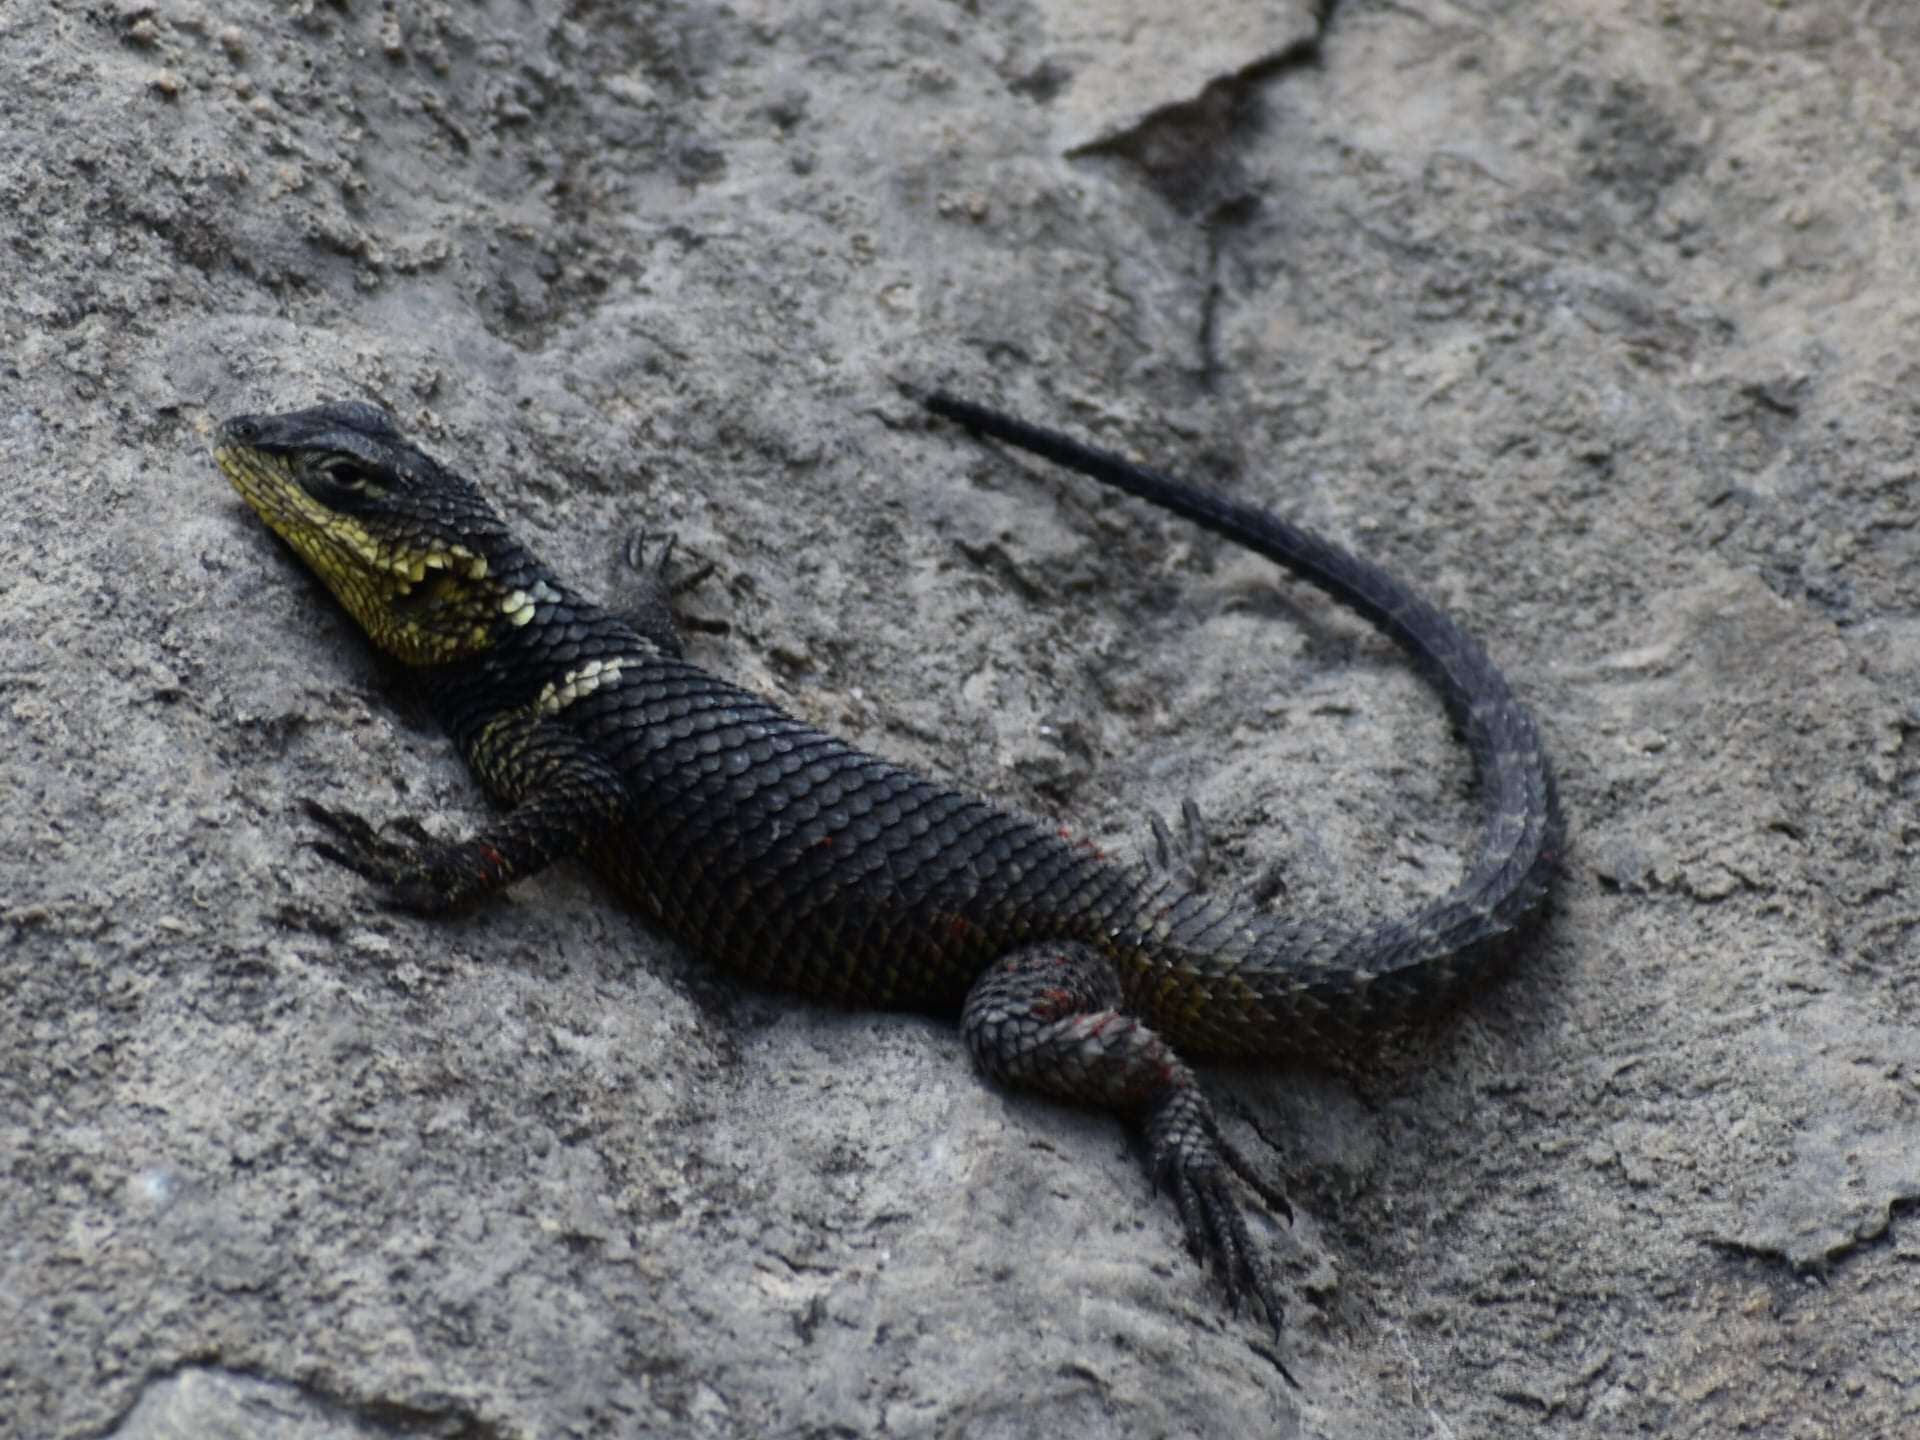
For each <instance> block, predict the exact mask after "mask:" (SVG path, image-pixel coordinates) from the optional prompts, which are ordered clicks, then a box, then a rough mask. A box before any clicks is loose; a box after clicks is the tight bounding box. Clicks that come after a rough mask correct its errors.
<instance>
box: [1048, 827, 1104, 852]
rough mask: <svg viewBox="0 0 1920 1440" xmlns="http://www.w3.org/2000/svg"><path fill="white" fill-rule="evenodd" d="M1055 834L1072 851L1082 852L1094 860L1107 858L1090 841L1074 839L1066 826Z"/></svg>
mask: <svg viewBox="0 0 1920 1440" xmlns="http://www.w3.org/2000/svg"><path fill="white" fill-rule="evenodd" d="M1057 833H1058V834H1059V836H1060V838H1061V839H1062V840H1064V841H1066V842H1067V844H1069V845H1071V846H1072V847H1073V848H1074V849H1076V850H1084V851H1085V852H1086V853H1087V854H1089V855H1091V856H1092V857H1093V858H1094V859H1096V860H1105V859H1106V858H1107V852H1106V851H1104V850H1102V849H1101V848H1100V847H1099V846H1098V845H1096V844H1094V843H1093V841H1091V840H1088V839H1084V838H1082V839H1075V838H1074V834H1073V831H1071V830H1069V829H1068V828H1067V827H1066V826H1064V825H1062V826H1061V827H1060V829H1059V831H1058V832H1057Z"/></svg>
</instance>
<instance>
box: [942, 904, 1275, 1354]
mask: <svg viewBox="0 0 1920 1440" xmlns="http://www.w3.org/2000/svg"><path fill="white" fill-rule="evenodd" d="M1121 1003H1122V996H1121V989H1120V977H1119V975H1118V974H1117V973H1116V972H1115V970H1114V968H1113V964H1112V962H1111V961H1109V960H1108V959H1107V958H1106V957H1105V956H1103V955H1101V954H1100V953H1099V952H1098V951H1096V950H1094V949H1092V948H1091V947H1089V946H1086V945H1081V944H1077V943H1073V942H1070V941H1062V942H1044V943H1041V944H1037V945H1027V946H1022V947H1021V948H1020V949H1018V950H1013V951H1010V952H1009V953H1007V954H1006V955H1003V956H1002V957H1001V958H1000V959H999V960H997V961H995V962H994V964H993V965H992V966H990V967H989V968H988V969H987V970H985V971H984V972H982V974H981V976H980V978H979V979H978V980H976V981H975V982H974V985H973V989H972V991H971V992H970V993H969V994H968V996H967V1003H966V1007H965V1009H964V1010H963V1011H962V1012H961V1019H960V1030H961V1034H962V1036H963V1037H964V1038H965V1040H966V1042H967V1048H968V1049H969V1050H970V1051H971V1052H972V1053H973V1058H974V1063H975V1064H977V1065H978V1066H979V1067H980V1069H981V1070H982V1071H984V1072H985V1073H986V1074H987V1075H989V1076H991V1077H992V1078H993V1079H995V1080H998V1081H1000V1082H1002V1083H1003V1084H1007V1085H1015V1086H1019V1087H1021V1088H1024V1089H1028V1090H1037V1091H1039V1092H1041V1093H1042V1094H1045V1095H1050V1096H1052V1097H1053V1098H1055V1099H1059V1100H1068V1101H1073V1102H1076V1103H1079V1104H1083V1105H1097V1106H1100V1107H1102V1108H1104V1109H1109V1110H1115V1111H1119V1112H1121V1113H1122V1114H1125V1115H1126V1116H1127V1117H1128V1118H1129V1119H1130V1120H1132V1121H1134V1122H1135V1123H1137V1124H1140V1125H1142V1126H1143V1127H1144V1129H1145V1132H1146V1140H1147V1150H1148V1157H1149V1161H1150V1163H1151V1165H1152V1167H1153V1176H1154V1181H1155V1183H1156V1184H1158V1185H1162V1186H1165V1187H1166V1188H1168V1189H1169V1190H1171V1191H1172V1193H1173V1198H1174V1203H1175V1204H1176V1205H1177V1206H1178V1207H1179V1210H1180V1223H1181V1226H1182V1228H1183V1229H1184V1230H1185V1231H1186V1237H1187V1247H1188V1248H1189V1249H1190V1250H1192V1251H1193V1253H1194V1254H1195V1255H1196V1256H1197V1257H1201V1258H1203V1259H1204V1258H1208V1257H1210V1258H1211V1259H1212V1262H1213V1268H1214V1270H1215V1272H1216V1273H1217V1274H1218V1275H1219V1276H1220V1280H1221V1283H1222V1284H1223V1285H1224V1287H1225V1289H1226V1292H1227V1299H1228V1301H1229V1303H1231V1304H1232V1305H1233V1306H1234V1307H1235V1308H1236V1309H1237V1308H1238V1306H1239V1303H1240V1298H1241V1296H1242V1295H1245V1294H1251V1295H1252V1296H1253V1297H1254V1299H1256V1300H1257V1301H1258V1302H1259V1304H1260V1307H1261V1309H1263V1310H1264V1311H1265V1312H1266V1315H1267V1319H1268V1320H1269V1322H1271V1324H1272V1325H1273V1327H1274V1329H1275V1330H1276V1331H1277V1330H1278V1329H1279V1327H1280V1316H1281V1306H1280V1301H1279V1297H1278V1295H1277V1294H1276V1293H1275V1290H1274V1286H1273V1281H1272V1278H1271V1276H1270V1275H1269V1273H1268V1270H1267V1267H1266V1265H1265V1264H1264V1263H1263V1262H1262V1261H1261V1259H1260V1258H1259V1256H1258V1255H1257V1254H1256V1253H1255V1251H1254V1246H1253V1240H1252V1237H1251V1236H1250V1235H1249V1233H1248V1231H1247V1222H1246V1218H1245V1217H1244V1216H1243V1215H1242V1214H1241V1212H1240V1204H1239V1201H1238V1200H1237V1199H1236V1197H1235V1195H1234V1189H1233V1176H1235V1175H1238V1176H1239V1177H1240V1178H1241V1179H1242V1180H1244V1181H1246V1182H1247V1184H1248V1186H1249V1188H1251V1189H1252V1190H1253V1191H1254V1193H1255V1194H1257V1195H1259V1196H1260V1198H1261V1199H1262V1200H1264V1201H1265V1202H1266V1203H1267V1204H1268V1205H1269V1206H1271V1207H1272V1208H1273V1209H1274V1210H1276V1211H1278V1212H1279V1213H1280V1214H1282V1215H1285V1216H1286V1217H1287V1218H1288V1219H1291V1218H1292V1214H1293V1212H1292V1209H1291V1208H1290V1207H1289V1206H1288V1204H1287V1201H1286V1197H1285V1196H1283V1195H1282V1194H1281V1193H1280V1192H1279V1190H1278V1189H1276V1188H1275V1187H1274V1186H1272V1185H1270V1184H1268V1183H1267V1182H1266V1181H1264V1180H1262V1179H1261V1178H1260V1177H1259V1175H1258V1174H1257V1173H1256V1172H1255V1170H1254V1169H1253V1167H1252V1166H1251V1165H1250V1164H1249V1163H1248V1162H1247V1160H1246V1159H1245V1158H1244V1157H1243V1156H1242V1155H1241V1154H1240V1153H1239V1152H1238V1151H1237V1150H1236V1149H1234V1147H1233V1146H1232V1145H1231V1144H1229V1143H1228V1142H1227V1140H1226V1138H1225V1137H1224V1136H1222V1135H1221V1133H1220V1124H1219V1121H1218V1119H1217V1118H1216V1117H1215V1115H1214V1112H1213V1106H1212V1105H1211V1104H1210V1103H1209V1102H1208V1100H1207V1097H1206V1095H1205V1094H1204V1093H1203V1092H1202V1091H1201V1089H1200V1085H1199V1082H1198V1081H1197V1080H1196V1079H1195V1078H1194V1074H1193V1072H1192V1071H1191V1070H1190V1069H1188V1068H1187V1066H1186V1065H1185V1063H1184V1062H1182V1061H1181V1059H1180V1057H1179V1056H1177V1055H1175V1054H1174V1053H1173V1049H1172V1047H1171V1046H1169V1045H1168V1044H1167V1042H1166V1041H1165V1040H1163V1039H1161V1038H1160V1036H1159V1035H1157V1034H1155V1033H1154V1031H1153V1030H1152V1029H1151V1028H1150V1027H1149V1026H1148V1025H1147V1024H1146V1023H1145V1022H1143V1021H1141V1020H1139V1019H1138V1018H1136V1017H1135V1016H1132V1015H1129V1014H1127V1013H1126V1011H1125V1010H1123V1009H1122V1008H1121Z"/></svg>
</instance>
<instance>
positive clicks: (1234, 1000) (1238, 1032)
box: [921, 393, 1562, 1052]
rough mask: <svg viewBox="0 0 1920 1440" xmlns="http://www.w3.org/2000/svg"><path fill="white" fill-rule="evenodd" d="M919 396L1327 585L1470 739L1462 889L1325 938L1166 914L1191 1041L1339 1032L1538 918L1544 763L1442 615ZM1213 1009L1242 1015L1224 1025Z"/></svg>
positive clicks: (1407, 595) (1019, 430)
mask: <svg viewBox="0 0 1920 1440" xmlns="http://www.w3.org/2000/svg"><path fill="white" fill-rule="evenodd" d="M921 400H922V403H923V404H925V405H926V407H927V408H928V409H929V410H931V411H932V412H933V413H934V414H936V415H940V416H944V417H945V418H947V419H949V420H954V421H957V422H959V423H960V424H962V425H965V426H966V427H968V428H969V429H971V430H975V431H978V432H979V433H981V434H983V435H987V436H990V437H992V438H993V439H996V440H1000V441H1003V442H1005V443H1006V444H1008V445H1012V446H1014V447H1016V448H1018V449H1021V450H1026V451H1030V452H1032V453H1033V454H1036V455H1039V456H1042V457H1044V458H1045V459H1048V460H1051V461H1053V462H1054V463H1056V464H1058V465H1063V466H1065V467H1066V468H1068V469H1070V470H1077V471H1079V472H1080V473H1081V474H1083V475H1088V476H1091V477H1092V478H1094V479H1096V480H1098V481H1100V482H1101V483H1103V484H1106V485H1112V486H1114V487H1115V488H1117V489H1120V490H1124V491H1126V492H1127V493H1128V494H1131V495H1136V496H1138V497H1140V498H1141V499H1143V500H1146V501H1149V502H1151V503H1152V504H1155V505H1158V506H1159V507H1160V508H1162V509H1163V510H1170V511H1172V512H1173V513H1174V514H1176V515H1180V516H1183V517H1185V518H1186V519H1189V520H1192V521H1194V522H1195V523H1196V524H1199V525H1201V526H1203V527H1204V528H1206V529H1208V530H1211V531H1213V532H1214V533H1215V534H1217V535H1221V536H1224V537H1225V538H1226V539H1228V540H1231V541H1233V542H1234V543H1236V544H1238V545H1242V546H1244V547H1245V548H1247V549H1249V550H1252V551H1254V552H1256V553H1258V554H1260V555H1264V556H1266V557H1267V558H1268V559H1269V560H1272V561H1273V562H1274V563H1275V564H1277V565H1280V566H1282V567H1283V568H1285V569H1286V570H1289V571H1291V572H1292V573H1293V574H1295V575H1298V576H1299V577H1300V578H1301V579H1303V580H1305V581H1307V582H1308V583H1309V584H1312V585H1314V586H1317V587H1318V588H1319V589H1321V590H1324V591H1325V592H1326V593H1327V594H1329V595H1331V596H1332V597H1333V598H1334V599H1336V600H1338V601H1340V602H1341V603H1342V604H1344V605H1346V606H1348V607H1350V608H1351V609H1353V610H1355V611H1357V612H1358V613H1359V614H1361V615H1363V616H1365V617H1366V619H1367V620H1368V621H1370V622H1371V623H1372V624H1373V625H1375V626H1377V627H1378V628H1379V629H1380V630H1382V631H1384V632H1385V633H1386V634H1387V635H1388V636H1389V637H1391V638H1392V639H1393V640H1394V641H1395V642H1396V643H1397V644H1399V646H1400V647H1401V648H1402V649H1403V650H1405V651H1406V652H1407V654H1408V655H1410V656H1411V657H1412V658H1413V660H1414V661H1415V663H1416V664H1417V665H1418V666H1419V667H1420V668H1421V670H1422V671H1423V672H1424V673H1425V674H1426V676H1427V678H1428V679H1429V680H1430V681H1431V682H1432V683H1433V685H1434V686H1435V688H1437V689H1438V690H1439V692H1440V695H1441V698H1442V699H1443V700H1444V701H1445V702H1446V706H1447V709H1448V711H1449V713H1450V714H1451V715H1452V716H1453V718H1454V721H1455V723H1457V724H1458V725H1459V726H1460V728H1461V730H1462V732H1463V733H1464V734H1465V736H1466V741H1467V747H1468V750H1469V751H1470V752H1471V754H1472V756H1473V762H1474V766H1475V768H1476V770H1477V771H1478V773H1479V777H1480V784H1481V787H1482V790H1483V793H1484V795H1485V802H1484V814H1485V823H1484V827H1483V830H1482V835H1481V842H1480V847H1479V849H1478V851H1477V852H1476V854H1475V855H1474V858H1473V861H1472V863H1471V864H1470V865H1469V866H1468V868H1467V873H1466V875H1465V876H1464V877H1463V878H1462V879H1461V881H1460V883H1459V884H1458V885H1456V886H1454V888H1453V889H1452V890H1451V891H1449V892H1448V893H1447V894H1446V895H1444V896H1442V897H1441V898H1440V899H1438V900H1436V901H1434V902H1433V903H1432V904H1430V905H1428V906H1426V907H1425V908H1424V909H1422V910H1420V911H1418V912H1417V913H1415V914H1414V915H1412V916H1409V917H1406V918H1404V919H1398V920H1389V921H1386V922H1383V923H1381V924H1378V925H1374V926H1370V927H1364V928H1361V929H1357V930H1325V929H1320V928H1317V927H1314V926H1311V925H1308V924H1304V923H1302V922H1300V921H1297V920H1267V919H1265V918H1264V917H1253V916H1247V915H1245V914H1242V913H1238V912H1233V913H1228V912H1226V911H1224V909H1223V908H1222V907H1220V906H1217V905H1215V904H1213V903H1210V902H1201V901H1200V900H1199V898H1198V897H1185V898H1184V899H1183V900H1182V901H1181V903H1179V904H1176V905H1175V906H1174V907H1173V909H1172V912H1171V914H1170V915H1169V925H1168V931H1167V933H1165V934H1164V935H1163V937H1162V939H1161V942H1160V944H1158V945H1156V946H1155V947H1154V948H1155V949H1161V947H1162V946H1165V945H1167V944H1168V942H1170V947H1169V948H1170V949H1171V951H1172V954H1171V955H1167V956H1166V959H1165V961H1164V962H1163V963H1165V964H1167V965H1168V966H1170V967H1171V968H1172V970H1173V971H1174V972H1176V973H1175V974H1173V975H1171V976H1168V977H1164V978H1168V979H1173V980H1174V981H1175V983H1176V985H1179V983H1180V982H1181V981H1186V982H1188V983H1190V984H1191V985H1192V986H1193V987H1195V989H1196V990H1197V991H1204V992H1206V999H1207V1000H1209V1001H1210V1002H1211V1003H1207V1004H1202V1005H1195V1006H1193V1007H1191V1008H1192V1010H1193V1011H1194V1012H1195V1013H1196V1014H1198V1013H1199V1012H1205V1013H1206V1015H1207V1017H1208V1018H1207V1019H1206V1020H1205V1022H1204V1024H1202V1025H1201V1026H1200V1028H1199V1030H1198V1031H1197V1032H1196V1033H1194V1034H1193V1035H1192V1037H1191V1039H1192V1041H1193V1042H1197V1043H1199V1044H1201V1045H1203V1046H1204V1047H1205V1048H1207V1049H1209V1050H1212V1051H1215V1052H1219V1051H1228V1052H1245V1051H1248V1050H1253V1049H1259V1048H1265V1045H1263V1044H1262V1042H1266V1044H1268V1045H1270V1042H1271V1039H1272V1037H1273V1035H1274V1033H1275V1031H1289V1032H1299V1031H1301V1030H1306V1031H1315V1030H1322V1031H1325V1030H1333V1031H1341V1030H1345V1029H1347V1028H1348V1027H1349V1026H1351V1025H1357V1024H1364V1023H1371V1022H1374V1021H1377V1020H1379V1019H1383V1018H1386V1017H1388V1016H1391V1015H1393V1014H1396V1013H1402V1012H1405V1011H1407V1010H1409V1009H1412V1008H1414V1007H1415V1006H1417V1005H1420V1004H1423V1003H1426V1002H1428V1001H1431V1000H1433V999H1435V998H1437V996H1438V995H1439V993H1441V992H1443V991H1446V990H1449V989H1452V988H1453V987H1454V986H1455V985H1456V984H1457V983H1459V982H1461V981H1463V980H1465V979H1466V978H1467V977H1468V975H1469V973H1470V971H1471V968H1472V967H1471V966H1469V965H1468V964H1466V963H1465V960H1466V956H1465V955H1463V952H1473V953H1477V952H1479V951H1481V950H1482V949H1484V948H1485V946H1486V945H1487V943H1488V942H1491V941H1494V940H1496V939H1498V938H1499V937H1501V936H1503V935H1505V934H1507V933H1509V932H1511V931H1512V930H1514V929H1515V928H1516V927H1517V926H1518V925H1520V924H1521V923H1522V922H1523V921H1524V920H1525V919H1526V918H1527V916H1528V915H1529V914H1531V913H1532V912H1533V911H1534V910H1535V909H1537V908H1538V907H1539V905H1540V904H1541V902H1542V901H1543V900H1544V899H1545V898H1546V894H1547V888H1548V884H1549V881H1550V879H1551V876H1552V871H1553V866H1554V864H1555V861H1556V860H1557V858H1558V853H1559V850H1560V844H1561V838H1562V821H1561V815H1560V805H1559V800H1558V797H1557V795H1556V793H1555V789H1554V783H1553V771H1552V767H1551V766H1550V765H1549V764H1548V761H1547V756H1546V751H1545V749H1544V748H1543V747H1542V745H1541V743H1540V732H1539V730H1538V728H1537V727H1536V726H1535V725H1534V722H1533V717H1532V716H1531V715H1530V714H1528V713H1527V710H1526V707H1525V706H1523V705H1522V704H1521V703H1520V701H1519V700H1518V698H1516V697H1515V695H1514V693H1513V689H1512V687H1511V686H1509V685H1508V684H1507V680H1506V677H1505V676H1504V675H1502V674H1501V673H1500V671H1499V670H1498V669H1496V668H1495V666H1494V664H1493V662H1492V661H1491V660H1489V659H1488V658H1487V655H1486V652H1485V651H1484V650H1482V649H1481V648H1480V646H1479V644H1478V643H1477V642H1476V641H1475V640H1474V639H1473V638H1472V637H1471V636H1470V635H1468V634H1467V633H1466V632H1465V631H1464V630H1462V629H1461V628H1460V627H1459V626H1458V625H1456V624H1455V623H1454V622H1453V621H1452V620H1451V619H1450V618H1449V617H1448V616H1447V615H1446V614H1445V613H1444V612H1442V611H1441V610H1439V609H1437V608H1436V607H1434V606H1433V605H1430V604H1428V603H1427V602H1426V601H1425V600H1423V599H1421V598H1420V597H1419V596H1418V595H1416V594H1415V593H1414V592H1413V591H1412V590H1410V589H1409V588H1408V587H1407V586H1405V585H1403V584H1401V583H1400V582H1399V581H1398V580H1396V579H1394V578H1393V577H1392V576H1391V575H1389V574H1387V573H1386V572H1385V571H1384V570H1381V569H1379V568H1378V567H1377V566H1374V565H1370V564H1368V563H1367V562H1365V561H1363V560H1360V559H1358V558H1356V557H1355V556H1353V555H1350V554H1348V553H1347V552H1346V551H1345V550H1342V549H1341V548H1340V547H1338V546H1337V545H1332V544H1329V543H1328V542H1327V541H1325V540H1322V539H1320V538H1318V537H1317V536H1314V535H1310V534H1308V533H1306V532H1305V531H1303V530H1300V529H1298V528H1296V527H1294V526H1292V525H1289V524H1288V523H1287V522H1286V521H1284V520H1281V519H1280V518H1279V517H1277V516H1275V515H1272V514H1270V513H1269V512H1267V511H1265V510H1262V509H1259V508H1257V507H1255V506H1252V505H1243V504H1240V503H1238V502H1236V501H1233V500H1228V499H1225V498H1223V497H1221V496H1218V495H1212V494H1209V493H1207V492H1206V491H1204V490H1200V489H1197V488H1196V487H1194V486H1192V485H1189V484H1187V483H1185V482H1183V481H1180V480H1175V479H1173V478H1172V477H1170V476H1166V475H1161V474H1158V473H1156V472H1154V471H1152V470H1147V469H1144V468H1142V467H1140V466H1137V465H1134V464H1132V463H1130V462H1128V461H1126V460H1123V459H1121V458H1120V457H1119V456H1117V455H1113V454H1110V453H1108V452H1106V451H1103V450H1096V449H1093V448H1092V447H1090V446H1087V445H1082V444H1080V443H1079V442H1078V441H1075V440H1071V439H1069V438H1068V437H1066V436H1064V435H1060V434H1057V433H1055V432H1053V431H1049V430H1042V429H1040V428H1038V427H1037V426H1033V425H1028V424H1026V423H1025V422H1024V421H1020V420H1016V419H1014V418H1012V417H1011V416H1007V415H1002V414H1000V413H998V412H997V411H993V410H988V409H986V408H984V407H982V406H979V405H975V404H972V403H970V402H968V401H965V400H958V399H955V398H954V397H952V396H949V395H945V394H939V393H934V394H929V395H924V396H922V397H921ZM1162 953H1163V954H1164V953H1165V952H1164V951H1163V952H1162ZM1181 988H1184V986H1182V987H1181ZM1222 991H1224V992H1226V993H1224V994H1223V993H1218V992H1222ZM1193 998H1194V999H1195V1000H1199V999H1200V998H1201V995H1200V994H1196V995H1195V996H1194V997H1193ZM1221 1001H1226V1002H1228V1003H1227V1004H1225V1005H1222V1004H1220V1003H1219V1002H1221ZM1187 1008H1189V1007H1187V1006H1186V1005H1184V1004H1183V1005H1179V1006H1176V1009H1187ZM1223 1014H1239V1015H1242V1016H1243V1017H1244V1019H1243V1020H1242V1021H1237V1022H1232V1023H1227V1024H1222V1023H1221V1022H1220V1019H1219V1017H1220V1016H1221V1015H1223ZM1174 1028H1175V1029H1179V1028H1182V1027H1179V1026H1175V1027H1174Z"/></svg>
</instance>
